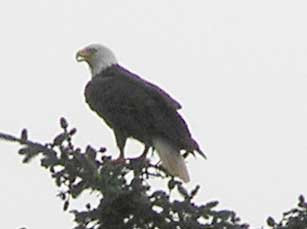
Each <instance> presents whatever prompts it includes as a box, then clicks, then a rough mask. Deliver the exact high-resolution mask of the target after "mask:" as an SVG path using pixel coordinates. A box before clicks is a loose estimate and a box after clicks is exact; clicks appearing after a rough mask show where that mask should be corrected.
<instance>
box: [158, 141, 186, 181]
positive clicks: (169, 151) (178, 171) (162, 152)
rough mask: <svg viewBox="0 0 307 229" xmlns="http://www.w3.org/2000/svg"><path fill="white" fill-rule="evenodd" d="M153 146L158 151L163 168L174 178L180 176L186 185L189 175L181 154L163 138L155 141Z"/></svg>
mask: <svg viewBox="0 0 307 229" xmlns="http://www.w3.org/2000/svg"><path fill="white" fill-rule="evenodd" d="M153 145H154V147H155V149H156V150H157V151H158V154H159V157H160V159H161V161H162V165H163V167H164V168H165V169H166V170H167V171H168V172H169V173H170V174H172V175H173V176H178V177H179V178H180V179H181V180H183V181H184V182H186V183H187V182H189V181H190V177H189V173H188V170H187V167H186V164H185V162H184V158H183V157H182V156H181V154H180V152H179V151H178V150H176V148H175V147H173V146H172V145H171V144H169V143H168V142H167V141H165V140H163V139H161V138H155V139H153Z"/></svg>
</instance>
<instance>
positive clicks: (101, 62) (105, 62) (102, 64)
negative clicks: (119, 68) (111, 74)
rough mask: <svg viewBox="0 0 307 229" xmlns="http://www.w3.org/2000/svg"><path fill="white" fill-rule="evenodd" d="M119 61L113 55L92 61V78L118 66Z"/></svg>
mask: <svg viewBox="0 0 307 229" xmlns="http://www.w3.org/2000/svg"><path fill="white" fill-rule="evenodd" d="M117 64H118V63H117V60H116V58H115V56H114V55H113V54H112V55H111V54H110V53H109V54H108V55H105V56H102V57H101V58H96V59H95V60H92V61H91V62H90V63H89V65H90V69H91V73H92V77H94V76H96V75H99V74H100V73H101V72H103V71H104V70H106V69H107V68H109V67H111V66H112V65H117Z"/></svg>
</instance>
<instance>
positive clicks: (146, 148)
mask: <svg viewBox="0 0 307 229" xmlns="http://www.w3.org/2000/svg"><path fill="white" fill-rule="evenodd" d="M149 148H150V146H148V145H145V148H144V150H143V153H142V155H141V156H139V157H136V158H131V159H130V160H145V159H146V156H147V153H148V150H149Z"/></svg>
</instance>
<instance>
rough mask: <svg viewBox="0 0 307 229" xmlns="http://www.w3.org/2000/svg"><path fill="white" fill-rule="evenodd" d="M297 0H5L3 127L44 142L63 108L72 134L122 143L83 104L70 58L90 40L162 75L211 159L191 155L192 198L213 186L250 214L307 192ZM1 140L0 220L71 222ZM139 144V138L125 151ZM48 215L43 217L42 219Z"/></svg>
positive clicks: (304, 36)
mask: <svg viewBox="0 0 307 229" xmlns="http://www.w3.org/2000/svg"><path fill="white" fill-rule="evenodd" d="M306 7H307V3H306V1H283V0H280V1H267V0H266V1H264V0H260V1H246V0H242V1H237V0H235V1H228V0H219V1H203V0H199V1H196V0H195V1H180V0H178V1H170V0H169V1H167V0H155V1H143V0H135V1H118V0H112V1H104V0H97V1H96V0H93V1H85V0H57V1H54V0H31V1H17V0H11V1H2V2H1V3H0V27H1V38H0V39H1V42H0V50H1V55H0V63H1V68H0V77H1V84H0V103H1V107H2V108H1V117H0V130H1V131H5V132H10V133H14V134H19V133H20V130H21V129H22V128H25V127H26V128H28V129H29V132H30V137H31V139H33V140H38V141H47V140H50V139H51V137H53V136H54V135H55V134H56V133H58V131H59V128H58V120H59V118H60V117H61V116H64V117H66V118H67V119H68V120H69V121H70V123H71V125H73V126H76V127H77V128H78V135H77V137H76V138H75V142H76V143H77V144H78V145H80V146H85V145H87V144H92V145H93V146H97V147H98V146H101V145H105V146H106V147H108V149H109V151H110V152H116V153H118V150H117V149H116V147H115V142H114V139H113V135H112V132H111V131H110V130H109V129H108V128H107V127H106V126H105V125H104V124H102V121H101V120H100V119H99V118H98V117H97V116H96V115H95V114H94V113H93V112H91V111H90V110H89V108H88V107H87V105H86V104H85V102H84V97H83V89H84V86H85V84H86V82H87V81H88V80H89V71H88V69H87V67H86V66H85V65H84V64H78V63H76V62H75V60H74V55H75V53H76V51H77V50H78V49H79V48H81V47H83V46H84V45H87V44H88V43H92V42H95V43H97V42H98V43H103V44H106V45H107V46H109V47H110V48H112V49H113V51H114V52H115V53H116V55H117V57H118V59H119V60H120V62H121V64H122V65H124V66H125V67H127V68H129V69H130V70H132V71H134V72H136V73H138V74H139V75H141V76H143V77H144V78H146V79H148V80H150V81H152V82H154V83H156V84H158V85H159V86H161V87H162V88H164V89H165V90H167V91H168V92H169V93H170V94H171V95H172V96H173V97H175V98H176V99H177V100H179V101H180V102H181V103H182V104H183V107H184V108H183V110H182V111H181V112H182V114H183V116H184V117H185V118H186V120H187V122H188V124H189V126H190V128H191V131H192V133H193V135H194V137H195V139H197V140H198V142H199V143H200V144H201V145H202V146H203V148H204V150H205V151H206V152H207V155H208V157H209V160H207V161H204V160H202V159H201V158H198V159H193V158H190V159H189V161H188V167H189V170H190V173H191V178H192V182H191V184H189V186H190V187H192V186H194V185H195V184H201V187H202V188H201V192H200V194H199V197H198V200H199V202H207V201H209V200H213V199H217V200H219V201H220V207H223V208H229V209H233V210H235V211H236V212H237V213H238V214H239V216H240V217H241V218H242V219H243V221H247V222H249V223H251V224H252V225H253V226H254V227H256V226H257V227H259V226H260V225H264V224H265V223H264V221H265V219H266V218H267V217H268V216H269V215H273V216H275V217H278V218H279V217H280V216H281V213H282V212H283V211H285V210H287V209H289V208H290V207H292V206H294V204H295V203H296V202H297V197H298V195H299V194H305V195H307V183H306V182H305V178H306V175H305V174H306V161H307V141H306V139H307V121H306V120H307V116H306V115H307V101H306V98H307V90H306V86H307V64H306V62H307V42H306V41H307V30H306V21H307V14H306ZM16 149H17V147H16V146H13V145H11V144H7V143H4V142H0V150H1V166H0V180H1V182H0V190H1V194H0V203H1V209H0V212H1V213H2V214H1V215H2V216H3V215H4V216H6V217H2V219H1V226H2V227H3V228H18V227H21V226H26V227H27V228H29V229H39V228H42V227H45V228H71V227H72V225H73V223H72V217H71V216H70V215H69V214H68V213H63V212H62V211H61V209H62V203H61V201H60V200H59V199H58V198H57V197H55V196H56V193H57V189H56V188H54V186H53V182H52V181H51V179H50V178H49V174H47V173H46V172H45V171H44V170H42V169H41V168H40V167H39V166H38V163H32V164H30V165H22V164H21V162H20V161H21V159H20V157H19V156H18V155H17V154H16ZM137 149H139V148H138V147H137V146H136V145H135V144H130V145H129V146H128V148H127V151H129V152H135V151H138V150H137ZM46 223H47V225H46Z"/></svg>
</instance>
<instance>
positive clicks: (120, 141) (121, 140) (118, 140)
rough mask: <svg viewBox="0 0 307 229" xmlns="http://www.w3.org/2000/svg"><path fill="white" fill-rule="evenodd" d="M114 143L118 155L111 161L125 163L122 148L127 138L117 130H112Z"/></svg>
mask: <svg viewBox="0 0 307 229" xmlns="http://www.w3.org/2000/svg"><path fill="white" fill-rule="evenodd" d="M114 134H115V138H116V143H117V146H118V148H119V157H118V158H117V159H115V160H114V161H113V162H115V163H125V153H124V148H125V145H126V140H127V138H126V137H124V136H123V135H122V134H119V133H118V132H116V131H114Z"/></svg>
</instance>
